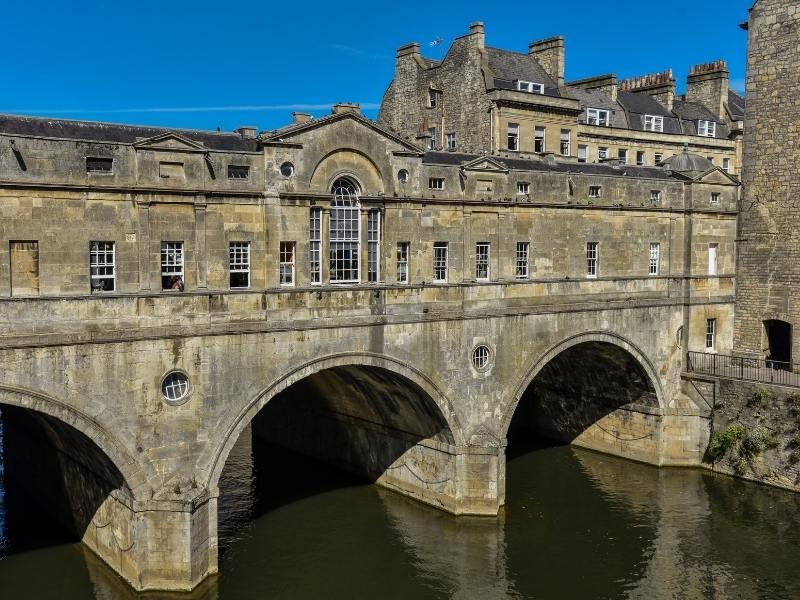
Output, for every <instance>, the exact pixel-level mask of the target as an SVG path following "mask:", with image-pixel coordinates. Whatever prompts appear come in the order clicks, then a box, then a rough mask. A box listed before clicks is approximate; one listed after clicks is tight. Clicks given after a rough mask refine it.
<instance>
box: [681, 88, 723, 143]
mask: <svg viewBox="0 0 800 600" xmlns="http://www.w3.org/2000/svg"><path fill="white" fill-rule="evenodd" d="M673 110H674V112H675V114H676V115H678V116H679V117H680V118H681V119H682V121H683V130H684V131H685V132H686V133H687V134H690V135H697V121H698V120H703V121H713V122H715V123H716V124H717V126H716V129H715V131H714V137H715V138H721V139H727V137H728V135H729V134H730V129H729V128H728V125H726V124H725V123H720V122H719V119H718V118H717V116H716V115H714V113H712V112H711V111H710V110H709V109H707V108H706V107H705V106H703V105H702V104H698V103H697V102H686V101H685V100H683V99H680V98H676V99H675V103H674V105H673Z"/></svg>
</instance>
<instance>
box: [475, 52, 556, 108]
mask: <svg viewBox="0 0 800 600" xmlns="http://www.w3.org/2000/svg"><path fill="white" fill-rule="evenodd" d="M486 57H487V59H488V61H489V68H490V69H491V70H492V71H493V72H494V75H495V80H494V83H495V87H498V88H500V89H509V90H510V89H515V87H514V85H513V82H514V81H518V80H520V79H521V80H523V81H533V82H535V83H542V84H544V93H545V95H547V96H559V95H560V94H559V92H558V86H557V85H556V82H555V81H553V79H552V78H551V77H550V76H549V75H548V74H547V72H546V71H545V70H544V69H543V68H542V66H541V65H540V64H539V62H538V61H537V60H536V59H535V58H533V57H531V56H529V55H528V54H521V53H519V52H510V51H509V50H501V49H499V48H486Z"/></svg>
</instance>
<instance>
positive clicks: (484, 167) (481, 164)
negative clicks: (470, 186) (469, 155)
mask: <svg viewBox="0 0 800 600" xmlns="http://www.w3.org/2000/svg"><path fill="white" fill-rule="evenodd" d="M461 168H462V169H463V170H464V171H481V172H483V173H508V169H507V168H506V166H505V165H504V164H503V163H501V162H499V161H496V160H494V159H493V158H491V157H488V156H481V157H478V158H476V159H474V160H471V161H469V162H467V163H464V164H463V165H461Z"/></svg>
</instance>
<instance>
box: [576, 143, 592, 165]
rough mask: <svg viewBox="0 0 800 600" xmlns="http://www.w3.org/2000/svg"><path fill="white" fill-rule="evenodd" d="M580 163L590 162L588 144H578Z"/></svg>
mask: <svg viewBox="0 0 800 600" xmlns="http://www.w3.org/2000/svg"><path fill="white" fill-rule="evenodd" d="M578 162H579V163H585V162H589V146H587V145H586V144H578Z"/></svg>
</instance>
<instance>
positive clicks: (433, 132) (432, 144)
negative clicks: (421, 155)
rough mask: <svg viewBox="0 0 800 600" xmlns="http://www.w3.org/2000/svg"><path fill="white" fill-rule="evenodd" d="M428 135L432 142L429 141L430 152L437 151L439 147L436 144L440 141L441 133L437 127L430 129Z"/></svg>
mask: <svg viewBox="0 0 800 600" xmlns="http://www.w3.org/2000/svg"><path fill="white" fill-rule="evenodd" d="M428 135H429V136H430V138H431V139H430V140H428V150H436V148H437V147H438V145H437V143H436V142H438V141H439V140H437V139H436V138H437V137H438V135H439V132H438V130H437V129H436V127H428Z"/></svg>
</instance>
